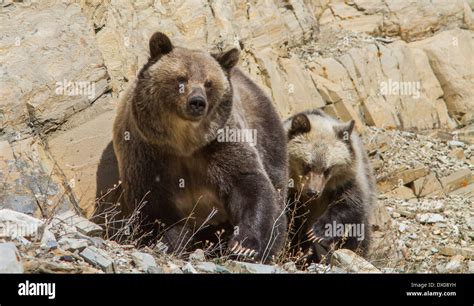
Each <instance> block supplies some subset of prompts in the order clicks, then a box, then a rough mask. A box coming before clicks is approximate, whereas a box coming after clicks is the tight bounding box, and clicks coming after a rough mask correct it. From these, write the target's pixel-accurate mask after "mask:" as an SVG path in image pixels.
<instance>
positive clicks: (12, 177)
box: [0, 0, 474, 216]
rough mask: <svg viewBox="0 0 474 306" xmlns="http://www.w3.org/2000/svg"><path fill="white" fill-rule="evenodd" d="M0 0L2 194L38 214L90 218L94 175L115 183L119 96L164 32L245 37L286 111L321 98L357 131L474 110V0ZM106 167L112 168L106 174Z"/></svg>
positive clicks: (464, 116) (210, 41) (192, 41)
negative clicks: (77, 213) (74, 213)
mask: <svg viewBox="0 0 474 306" xmlns="http://www.w3.org/2000/svg"><path fill="white" fill-rule="evenodd" d="M1 5H2V12H1V14H2V19H1V29H2V30H1V34H2V35H1V36H0V37H1V38H0V62H1V64H0V67H1V74H0V106H1V110H0V152H1V153H2V154H1V155H0V171H1V172H0V183H1V184H3V182H5V184H4V186H5V190H6V191H5V192H3V193H2V194H1V195H0V198H1V199H2V206H3V207H4V208H16V209H18V210H20V211H22V212H26V213H30V214H35V215H36V216H40V215H48V214H49V213H51V212H52V211H56V210H66V209H71V208H75V209H79V210H82V213H84V214H85V215H87V216H90V215H92V213H93V212H94V209H95V199H96V197H97V195H100V194H103V193H105V192H106V188H105V189H102V190H99V192H98V193H97V194H96V189H97V184H99V185H100V186H109V187H112V186H113V184H116V183H117V179H116V177H117V176H116V172H114V171H111V170H110V169H107V167H108V166H110V167H108V168H111V167H112V166H113V164H114V162H115V160H114V156H113V150H112V148H111V145H110V141H111V127H112V122H113V120H114V116H115V108H116V103H117V101H118V98H119V96H120V94H121V93H122V92H123V90H124V88H125V87H126V86H127V84H128V82H129V81H130V80H132V79H133V77H134V76H135V74H136V73H137V71H138V70H139V69H140V67H141V66H142V65H143V64H144V63H145V61H146V59H147V57H148V53H147V52H148V51H147V49H148V47H147V46H148V39H149V37H150V35H151V34H152V33H153V32H154V31H157V30H161V31H163V32H165V33H166V34H168V35H169V36H170V37H171V38H172V40H173V42H174V43H176V44H178V45H185V46H187V47H191V48H205V49H208V50H211V51H215V50H221V49H226V48H229V47H232V46H235V47H239V48H241V49H242V59H241V62H240V66H241V67H242V69H244V70H245V71H246V72H248V73H249V74H250V75H251V76H252V78H253V79H254V80H255V81H256V82H257V83H259V84H260V85H261V86H262V88H264V90H265V91H266V92H267V93H268V95H269V96H270V97H272V99H273V101H274V103H275V105H276V107H277V109H278V112H279V113H280V115H281V117H282V118H283V119H284V118H286V117H288V116H290V115H292V114H294V113H296V112H299V111H302V110H305V109H308V108H319V107H321V108H323V109H325V110H326V111H327V112H328V113H330V114H333V115H334V116H336V117H339V118H340V119H342V120H344V121H346V120H350V119H354V120H356V122H357V129H358V130H359V131H360V132H364V128H365V127H366V126H374V127H378V128H386V129H401V130H426V129H433V128H443V129H455V128H457V127H459V126H461V125H467V124H469V123H470V122H472V121H473V120H474V118H473V111H472V109H474V104H473V103H474V102H473V101H474V69H473V67H474V57H473V56H472V54H473V33H474V32H473V12H472V6H473V4H472V1H465V0H456V1H449V2H448V3H446V1H438V0H437V1H429V0H422V1H414V0H413V1H411V0H410V1H405V0H393V1H388V0H370V1H369V0H354V1H342V0H331V1H330V0H305V1H296V0H289V1H281V0H273V1H264V2H261V1H244V0H233V1H230V2H224V1H202V0H187V1H170V2H160V1H151V0H142V1H132V0H107V1H99V0H76V1H74V0H69V1H59V0H45V1H40V2H24V3H17V2H13V1H4V2H3V3H2V4H1ZM463 133H464V132H463ZM466 133H467V132H466ZM466 133H464V134H460V137H461V136H462V137H467V136H465V134H466ZM466 135H468V134H466ZM463 139H464V138H463ZM100 163H102V165H105V169H100V168H99V169H98V165H99V164H100ZM102 171H105V172H106V173H105V174H104V175H105V176H106V177H108V178H111V179H109V181H107V183H104V184H102V182H99V181H98V177H97V174H98V172H99V173H102ZM107 171H108V172H107ZM418 179H419V178H418ZM413 184H415V185H413V186H408V187H409V188H411V189H413V190H414V192H415V193H418V194H419V193H420V192H421V191H420V190H419V186H418V185H419V181H418V182H417V181H416V180H415V182H414V183H413ZM391 186H392V185H391ZM392 187H393V188H395V187H396V186H395V185H393V186H392ZM392 187H390V188H392ZM101 188H102V187H101ZM433 192H434V191H433ZM429 193H430V194H431V192H429ZM37 203H40V204H39V205H38V204H37ZM18 207H19V208H18ZM40 207H41V208H40Z"/></svg>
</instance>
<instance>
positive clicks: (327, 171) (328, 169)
mask: <svg viewBox="0 0 474 306" xmlns="http://www.w3.org/2000/svg"><path fill="white" fill-rule="evenodd" d="M331 170H332V167H330V168H327V169H326V170H324V172H323V174H324V176H325V177H328V176H329V174H331Z"/></svg>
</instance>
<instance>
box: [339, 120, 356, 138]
mask: <svg viewBox="0 0 474 306" xmlns="http://www.w3.org/2000/svg"><path fill="white" fill-rule="evenodd" d="M354 124H355V121H354V120H351V121H348V122H345V123H343V124H340V125H336V126H334V132H336V135H337V137H338V138H339V139H342V140H344V141H348V140H349V139H350V137H351V134H352V131H353V130H354Z"/></svg>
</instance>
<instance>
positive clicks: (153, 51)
mask: <svg viewBox="0 0 474 306" xmlns="http://www.w3.org/2000/svg"><path fill="white" fill-rule="evenodd" d="M171 50H173V45H172V44H171V41H170V39H169V38H168V36H166V35H165V34H164V33H161V32H155V33H154V34H153V35H152V36H151V38H150V57H151V58H155V57H159V56H162V55H165V54H167V53H170V52H171Z"/></svg>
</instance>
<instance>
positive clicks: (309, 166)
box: [303, 164, 311, 174]
mask: <svg viewBox="0 0 474 306" xmlns="http://www.w3.org/2000/svg"><path fill="white" fill-rule="evenodd" d="M310 171H311V165H308V164H305V165H303V173H304V174H308V173H309V172H310Z"/></svg>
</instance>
